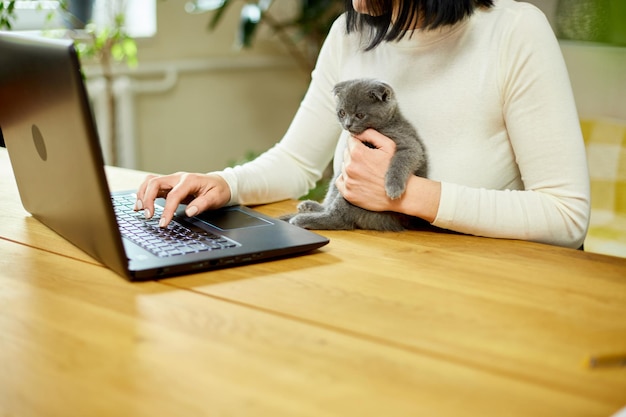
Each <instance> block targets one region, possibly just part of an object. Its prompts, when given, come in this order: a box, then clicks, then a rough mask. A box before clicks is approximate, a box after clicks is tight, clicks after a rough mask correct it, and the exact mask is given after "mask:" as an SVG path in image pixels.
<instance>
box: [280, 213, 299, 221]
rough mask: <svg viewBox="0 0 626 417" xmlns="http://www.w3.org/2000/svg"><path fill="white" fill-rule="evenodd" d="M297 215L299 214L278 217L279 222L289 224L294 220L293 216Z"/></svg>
mask: <svg viewBox="0 0 626 417" xmlns="http://www.w3.org/2000/svg"><path fill="white" fill-rule="evenodd" d="M297 214H298V213H289V214H283V215H282V216H278V220H283V221H285V222H288V221H289V220H291V219H292V218H293V216H295V215H297Z"/></svg>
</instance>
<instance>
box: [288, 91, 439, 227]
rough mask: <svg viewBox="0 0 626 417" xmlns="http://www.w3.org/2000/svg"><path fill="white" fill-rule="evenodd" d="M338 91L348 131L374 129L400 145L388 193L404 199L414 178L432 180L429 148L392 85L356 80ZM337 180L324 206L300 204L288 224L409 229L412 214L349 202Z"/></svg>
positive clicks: (387, 177)
mask: <svg viewBox="0 0 626 417" xmlns="http://www.w3.org/2000/svg"><path fill="white" fill-rule="evenodd" d="M333 92H334V94H335V96H336V100H337V116H338V118H339V121H340V122H341V125H342V127H343V128H344V129H345V130H347V131H349V132H350V133H352V134H353V135H356V134H359V133H361V132H363V131H365V130H366V129H368V128H371V129H374V130H377V131H378V132H380V133H382V134H383V135H385V136H387V137H389V138H390V139H392V140H393V141H394V142H395V143H396V152H395V154H394V156H393V158H392V159H391V163H390V165H389V169H388V171H387V173H386V175H385V191H386V192H387V195H388V196H389V197H390V198H392V199H397V198H400V196H402V194H403V193H404V191H405V188H406V183H407V180H408V178H409V176H410V175H413V174H416V175H418V176H421V177H426V176H427V174H428V163H427V159H426V150H425V148H424V144H423V143H422V141H421V140H420V138H419V136H418V134H417V132H416V130H415V129H414V128H413V126H412V125H411V124H410V123H409V121H408V120H406V119H405V118H404V116H403V115H402V114H401V112H400V109H399V108H398V103H397V101H396V98H395V93H394V91H393V89H392V88H391V86H389V85H388V84H386V83H383V82H381V81H377V80H372V79H356V80H349V81H344V82H341V83H338V84H337V85H336V86H335V88H334V90H333ZM336 174H337V175H339V174H340V173H336ZM335 179H336V178H333V180H332V181H331V183H330V186H329V189H328V193H327V194H326V197H325V199H324V202H323V203H322V204H320V203H318V202H316V201H312V200H307V201H303V202H302V203H300V204H299V205H298V213H297V214H295V215H290V216H287V218H288V219H289V222H290V223H292V224H295V225H297V226H300V227H304V228H307V229H327V230H330V229H336V230H351V229H370V230H386V231H400V230H403V229H404V228H405V227H407V225H408V221H409V216H406V215H403V214H399V213H391V212H373V211H369V210H365V209H362V208H360V207H357V206H355V205H352V204H350V203H349V202H348V201H346V200H345V199H344V198H343V196H342V195H341V194H340V193H339V191H338V190H337V187H336V186H335Z"/></svg>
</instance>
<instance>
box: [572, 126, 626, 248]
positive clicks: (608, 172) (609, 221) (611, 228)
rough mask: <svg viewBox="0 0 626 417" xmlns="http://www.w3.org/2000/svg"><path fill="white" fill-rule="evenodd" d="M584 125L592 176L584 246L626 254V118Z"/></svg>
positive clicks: (583, 130) (583, 129)
mask: <svg viewBox="0 0 626 417" xmlns="http://www.w3.org/2000/svg"><path fill="white" fill-rule="evenodd" d="M581 128H582V132H583V136H584V138H585V145H586V148H587V161H588V164H589V175H590V179H591V223H590V227H589V232H588V234H587V239H586V240H585V250H586V251H588V252H597V253H604V254H608V255H613V256H620V257H626V121H620V120H611V119H600V118H598V119H586V120H582V121H581Z"/></svg>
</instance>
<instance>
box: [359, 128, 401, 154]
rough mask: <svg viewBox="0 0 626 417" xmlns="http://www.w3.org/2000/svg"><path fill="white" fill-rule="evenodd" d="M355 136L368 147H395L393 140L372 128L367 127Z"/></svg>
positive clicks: (391, 148)
mask: <svg viewBox="0 0 626 417" xmlns="http://www.w3.org/2000/svg"><path fill="white" fill-rule="evenodd" d="M355 138H356V139H358V140H359V141H361V142H363V143H364V144H367V146H368V147H370V148H375V149H390V150H393V148H394V147H395V142H394V141H392V140H391V139H389V138H388V137H387V136H385V135H383V134H382V133H380V132H378V131H376V130H374V129H367V130H366V131H364V132H363V133H360V134H359V135H357V136H355Z"/></svg>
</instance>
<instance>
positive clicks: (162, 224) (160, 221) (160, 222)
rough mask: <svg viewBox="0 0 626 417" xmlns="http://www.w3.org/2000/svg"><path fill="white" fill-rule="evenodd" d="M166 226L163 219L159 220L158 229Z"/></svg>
mask: <svg viewBox="0 0 626 417" xmlns="http://www.w3.org/2000/svg"><path fill="white" fill-rule="evenodd" d="M166 226H167V224H166V222H165V219H163V218H162V219H161V220H159V227H160V228H165V227H166Z"/></svg>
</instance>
